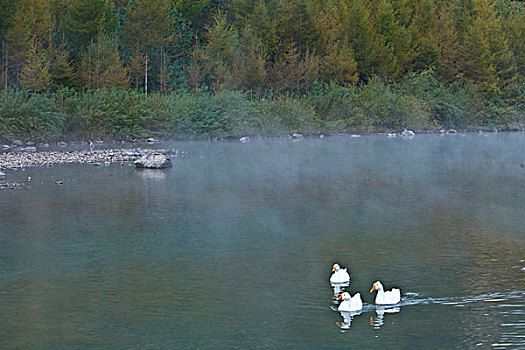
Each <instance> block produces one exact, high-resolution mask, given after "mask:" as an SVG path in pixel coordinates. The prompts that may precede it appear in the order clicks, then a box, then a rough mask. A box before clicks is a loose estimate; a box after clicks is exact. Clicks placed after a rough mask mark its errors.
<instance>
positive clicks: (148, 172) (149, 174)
mask: <svg viewBox="0 0 525 350" xmlns="http://www.w3.org/2000/svg"><path fill="white" fill-rule="evenodd" d="M170 170H171V169H137V171H136V174H138V175H139V176H140V177H141V178H143V179H144V180H149V181H164V180H166V175H167V172H168V171H170Z"/></svg>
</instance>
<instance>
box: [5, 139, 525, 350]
mask: <svg viewBox="0 0 525 350" xmlns="http://www.w3.org/2000/svg"><path fill="white" fill-rule="evenodd" d="M163 147H165V148H176V149H179V150H182V151H183V152H184V154H185V157H179V158H176V159H174V161H173V168H172V169H169V170H168V171H154V172H148V171H146V172H144V171H141V172H139V171H138V170H136V169H134V167H132V166H124V167H121V166H120V165H119V164H115V165H110V166H105V167H92V166H82V165H68V166H56V167H53V168H29V169H25V170H24V171H22V170H19V171H14V172H13V171H8V172H7V175H6V177H7V178H8V180H9V181H10V182H11V181H12V182H25V181H26V180H27V178H28V177H29V176H30V177H31V179H32V182H31V186H24V187H23V188H21V189H19V190H2V191H0V319H1V320H2V327H0V343H1V346H0V347H2V348H6V349H16V348H22V349H26V348H27V349H72V348H74V349H94V348H95V349H130V348H145V349H146V348H150V349H159V348H160V349H162V348H164V349H165V348H177V349H203V348H204V349H209V348H221V349H299V348H300V349H325V348H330V349H347V348H349V347H351V348H363V349H407V348H416V347H417V348H435V347H436V344H439V347H441V348H444V349H454V348H473V347H476V346H478V347H481V348H502V349H503V348H509V349H510V348H513V349H515V348H525V343H524V337H523V336H524V335H525V325H524V321H523V320H524V319H525V315H524V314H525V306H524V302H523V300H524V299H525V295H524V291H525V272H523V271H522V269H523V268H524V267H525V265H524V263H523V260H524V259H525V257H524V256H523V252H524V251H525V231H524V227H523V222H525V207H524V203H525V197H524V195H525V192H524V191H523V188H525V170H524V168H523V167H522V166H521V164H525V158H524V157H525V134H523V133H508V134H507V133H498V134H483V135H478V134H472V135H459V134H458V135H444V136H439V135H425V136H422V135H416V136H415V137H414V138H412V139H402V138H400V137H395V138H388V137H387V136H386V135H376V136H363V137H360V138H350V137H325V138H323V139H317V138H315V139H314V138H306V137H305V138H303V139H302V141H301V142H292V140H289V139H278V140H252V141H251V142H249V143H240V142H213V143H212V142H209V143H208V142H180V143H174V144H172V145H165V146H163ZM146 170H147V169H146ZM58 181H61V182H62V184H61V185H58V184H57V182H58ZM334 261H338V262H340V263H341V264H342V265H343V266H351V267H352V281H351V284H350V285H349V286H347V287H343V286H339V287H337V286H330V285H329V284H328V281H329V278H330V272H329V271H327V266H328V267H329V266H331V265H332V264H333V262H334ZM378 279H380V280H381V281H382V282H384V284H385V285H388V286H396V287H399V288H400V289H401V290H402V292H403V299H405V300H403V302H402V303H401V304H400V305H399V306H398V307H399V308H401V309H402V310H401V311H400V312H397V313H394V314H387V313H388V312H387V311H386V310H385V311H383V313H381V312H382V311H380V312H378V310H377V309H376V308H375V306H374V305H372V304H371V303H373V302H374V299H373V295H371V294H370V293H368V291H369V290H370V285H371V283H373V282H374V281H377V280H378ZM343 290H347V291H348V292H350V293H351V294H352V295H353V294H355V293H357V292H360V293H361V295H362V298H363V304H364V305H363V306H364V307H363V310H362V313H361V314H360V315H341V314H340V313H339V312H336V311H333V310H331V309H330V308H329V306H331V307H334V304H333V303H332V298H333V297H334V296H338V294H340V293H341V292H342V291H343ZM408 292H414V293H412V294H411V293H408ZM416 292H417V293H416ZM332 294H333V295H332ZM371 317H372V318H373V322H372V326H371V323H370V318H371ZM335 322H340V323H341V325H344V328H348V331H347V332H345V333H344V334H341V329H340V328H339V327H335V326H334V323H335ZM374 327H380V328H379V329H374Z"/></svg>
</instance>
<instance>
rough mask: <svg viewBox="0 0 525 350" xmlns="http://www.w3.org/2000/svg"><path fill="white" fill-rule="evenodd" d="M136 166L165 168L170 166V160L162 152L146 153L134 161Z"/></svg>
mask: <svg viewBox="0 0 525 350" xmlns="http://www.w3.org/2000/svg"><path fill="white" fill-rule="evenodd" d="M134 164H135V166H136V167H137V168H147V169H165V168H171V160H170V159H169V158H168V157H166V156H165V155H164V154H162V153H155V152H154V153H148V154H146V155H145V156H143V157H142V158H140V159H137V160H136V161H135V162H134Z"/></svg>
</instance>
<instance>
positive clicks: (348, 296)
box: [337, 292, 352, 300]
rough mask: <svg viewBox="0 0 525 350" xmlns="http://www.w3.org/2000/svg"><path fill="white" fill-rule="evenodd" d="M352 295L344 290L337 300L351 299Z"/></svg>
mask: <svg viewBox="0 0 525 350" xmlns="http://www.w3.org/2000/svg"><path fill="white" fill-rule="evenodd" d="M351 298H352V297H351V296H350V293H348V292H344V293H343V294H341V295H340V296H339V298H337V300H350V299H351Z"/></svg>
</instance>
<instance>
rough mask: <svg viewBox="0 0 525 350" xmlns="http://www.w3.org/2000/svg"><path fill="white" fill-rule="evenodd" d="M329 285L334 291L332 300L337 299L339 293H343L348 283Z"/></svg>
mask: <svg viewBox="0 0 525 350" xmlns="http://www.w3.org/2000/svg"><path fill="white" fill-rule="evenodd" d="M330 285H331V286H332V288H333V289H334V299H337V298H338V297H339V296H340V295H341V293H343V291H344V289H345V288H346V287H348V286H349V285H350V282H344V283H330Z"/></svg>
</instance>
